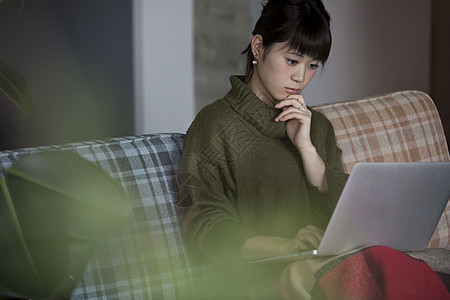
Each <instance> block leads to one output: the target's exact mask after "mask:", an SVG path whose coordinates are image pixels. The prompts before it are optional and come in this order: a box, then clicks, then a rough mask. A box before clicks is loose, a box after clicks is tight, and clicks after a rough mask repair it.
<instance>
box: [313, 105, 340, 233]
mask: <svg viewBox="0 0 450 300" xmlns="http://www.w3.org/2000/svg"><path fill="white" fill-rule="evenodd" d="M315 117H316V119H318V120H316V121H317V122H316V123H315V126H316V127H315V131H316V132H315V133H314V140H313V143H314V144H315V146H316V148H317V151H318V153H319V155H320V157H321V158H322V160H323V161H324V163H325V179H326V181H327V185H328V189H327V191H326V192H324V193H322V192H320V191H319V190H318V188H317V187H314V186H312V185H311V184H310V185H309V188H310V191H311V195H312V200H313V205H312V208H313V211H314V214H315V215H316V217H317V218H318V222H317V223H318V224H317V225H319V227H322V228H323V229H325V227H326V225H327V224H328V221H329V219H330V218H331V215H332V213H333V211H334V208H335V207H336V204H337V201H338V200H339V197H340V195H341V193H342V190H343V188H344V186H345V183H346V182H347V179H348V174H346V173H345V172H344V168H343V165H342V150H341V149H340V148H339V147H338V146H337V143H336V136H335V133H334V129H333V126H332V124H331V123H330V121H329V120H328V119H327V118H326V117H325V116H324V115H322V114H320V113H318V112H316V115H315Z"/></svg>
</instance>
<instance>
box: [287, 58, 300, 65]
mask: <svg viewBox="0 0 450 300" xmlns="http://www.w3.org/2000/svg"><path fill="white" fill-rule="evenodd" d="M286 61H287V63H288V65H296V64H298V60H295V59H289V58H286Z"/></svg>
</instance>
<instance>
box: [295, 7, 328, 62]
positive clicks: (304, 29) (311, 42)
mask: <svg viewBox="0 0 450 300" xmlns="http://www.w3.org/2000/svg"><path fill="white" fill-rule="evenodd" d="M288 32H292V35H291V36H290V37H289V38H288V39H287V47H288V48H289V50H291V51H295V52H298V53H301V54H304V55H308V56H311V57H312V58H314V59H317V60H318V61H320V62H321V63H322V64H324V63H325V62H326V61H327V59H328V56H329V55H330V50H331V33H330V30H329V27H328V24H327V23H326V21H325V20H321V18H320V17H318V18H315V17H313V16H309V17H308V18H307V19H305V20H303V22H301V23H299V24H296V28H291V30H288Z"/></svg>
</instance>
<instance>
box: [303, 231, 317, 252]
mask: <svg viewBox="0 0 450 300" xmlns="http://www.w3.org/2000/svg"><path fill="white" fill-rule="evenodd" d="M301 240H302V241H303V243H305V244H306V245H309V248H310V249H314V248H316V249H317V247H319V244H320V239H319V238H317V237H316V236H315V235H314V234H305V235H303V236H302V239H301Z"/></svg>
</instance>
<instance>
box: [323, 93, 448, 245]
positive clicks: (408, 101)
mask: <svg viewBox="0 0 450 300" xmlns="http://www.w3.org/2000/svg"><path fill="white" fill-rule="evenodd" d="M315 109H316V110H318V111H320V112H322V113H323V114H325V116H327V118H328V119H329V120H330V121H331V123H332V124H333V127H334V130H335V133H336V138H337V143H338V145H339V147H340V148H341V149H342V151H343V158H342V160H343V163H344V168H345V170H346V171H347V172H348V173H349V172H350V171H351V169H352V168H353V166H354V165H355V163H356V162H362V161H367V162H384V161H396V162H407V161H450V157H449V152H448V149H447V144H446V141H445V135H444V131H443V128H442V124H441V121H440V118H439V115H438V112H437V110H436V107H435V106H434V103H433V101H432V100H431V99H430V97H429V96H428V95H427V94H425V93H423V92H418V91H404V92H396V93H391V94H387V95H383V96H377V97H370V98H365V99H361V100H356V101H347V102H339V103H333V104H327V105H322V106H317V107H315ZM449 224H450V204H447V207H446V209H445V211H444V214H443V215H442V217H441V220H440V221H439V224H438V226H437V229H436V231H435V233H434V234H433V237H432V238H431V241H430V244H429V247H443V248H450V239H449V235H450V232H449V228H448V227H449Z"/></svg>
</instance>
